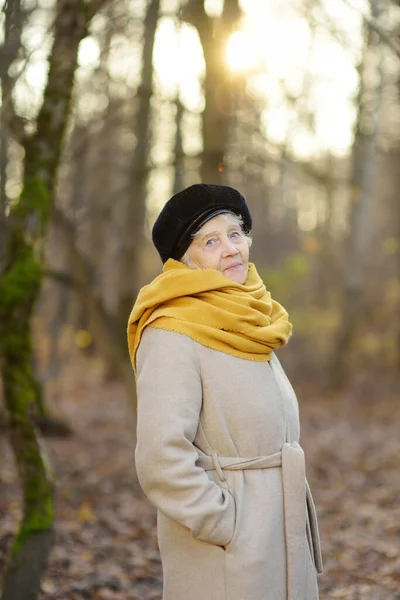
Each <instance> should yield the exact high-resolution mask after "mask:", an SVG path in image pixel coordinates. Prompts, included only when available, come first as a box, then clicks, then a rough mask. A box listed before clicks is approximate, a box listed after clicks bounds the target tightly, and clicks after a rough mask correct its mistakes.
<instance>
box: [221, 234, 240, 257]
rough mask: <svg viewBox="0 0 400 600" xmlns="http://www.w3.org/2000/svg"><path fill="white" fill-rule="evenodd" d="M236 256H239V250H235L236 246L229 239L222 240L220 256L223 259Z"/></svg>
mask: <svg viewBox="0 0 400 600" xmlns="http://www.w3.org/2000/svg"><path fill="white" fill-rule="evenodd" d="M236 254H239V250H238V249H237V248H236V246H235V244H234V243H233V242H232V240H230V239H229V238H226V239H225V240H224V246H223V250H222V256H223V257H224V258H226V257H228V256H235V255H236Z"/></svg>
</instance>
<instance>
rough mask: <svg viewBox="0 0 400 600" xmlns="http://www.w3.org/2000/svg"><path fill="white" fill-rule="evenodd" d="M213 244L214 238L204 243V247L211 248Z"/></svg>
mask: <svg viewBox="0 0 400 600" xmlns="http://www.w3.org/2000/svg"><path fill="white" fill-rule="evenodd" d="M215 242H216V239H215V238H209V239H208V240H207V241H206V246H212V245H213V244H214V243H215Z"/></svg>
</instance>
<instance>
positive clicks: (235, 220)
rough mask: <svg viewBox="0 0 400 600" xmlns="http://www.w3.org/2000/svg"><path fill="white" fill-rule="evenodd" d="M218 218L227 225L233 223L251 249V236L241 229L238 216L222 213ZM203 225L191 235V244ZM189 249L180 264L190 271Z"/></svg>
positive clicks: (240, 220)
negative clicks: (226, 222) (238, 228)
mask: <svg viewBox="0 0 400 600" xmlns="http://www.w3.org/2000/svg"><path fill="white" fill-rule="evenodd" d="M218 216H220V217H222V218H223V219H224V220H225V221H228V223H233V224H234V225H236V226H237V227H240V230H241V232H242V235H243V237H244V239H245V240H246V242H247V244H248V246H249V248H251V245H252V243H253V240H252V237H251V234H250V233H246V232H245V231H244V229H243V218H242V217H241V216H240V215H235V214H234V213H222V214H220V215H218ZM214 218H215V217H214ZM206 223H208V221H206ZM204 225H205V223H204ZM204 225H203V226H202V227H200V229H199V230H198V231H196V233H193V234H192V242H193V240H195V239H196V238H197V237H198V236H199V235H200V234H201V230H202V229H203V227H204ZM189 249H190V246H189V248H188V249H187V250H186V252H185V254H184V255H183V256H182V258H181V262H183V264H184V265H186V266H187V267H189V268H190V269H191V268H193V267H192V264H191V261H190V257H189Z"/></svg>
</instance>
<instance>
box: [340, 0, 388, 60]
mask: <svg viewBox="0 0 400 600" xmlns="http://www.w3.org/2000/svg"><path fill="white" fill-rule="evenodd" d="M344 2H345V3H346V4H347V6H349V7H350V8H352V9H353V10H355V11H357V12H358V13H359V14H360V15H361V17H362V18H363V20H364V22H365V23H366V25H367V26H368V27H369V29H371V30H372V31H374V32H375V33H376V34H377V35H378V36H379V37H380V38H381V40H382V41H383V42H384V43H385V44H386V45H387V46H388V47H389V48H390V49H391V50H392V51H393V52H394V54H396V56H397V58H399V59H400V44H399V43H398V42H397V41H396V40H395V39H394V38H393V37H392V36H391V35H390V33H389V32H387V31H385V29H383V27H381V25H379V23H378V21H377V20H376V19H375V18H374V17H370V16H369V15H366V14H365V13H364V12H363V11H361V10H360V9H358V8H357V7H356V6H353V4H352V3H351V2H350V1H349V0H344Z"/></svg>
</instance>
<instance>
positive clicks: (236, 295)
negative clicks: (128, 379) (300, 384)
mask: <svg viewBox="0 0 400 600" xmlns="http://www.w3.org/2000/svg"><path fill="white" fill-rule="evenodd" d="M147 326H150V327H155V328H156V329H166V330H168V331H175V332H177V333H183V334H185V335H187V336H188V337H190V338H192V339H193V340H195V341H196V342H199V343H200V344H202V345H203V346H207V347H209V348H213V349H214V350H219V351H220V352H226V353H228V354H232V355H233V356H236V357H239V358H245V359H248V360H255V361H267V360H270V358H271V356H270V355H271V351H272V350H274V349H275V348H279V347H281V346H284V345H285V344H286V343H287V341H288V339H289V337H290V335H291V332H292V325H291V323H290V322H289V319H288V314H287V312H286V311H285V309H284V308H283V306H281V305H280V304H278V302H275V300H272V298H271V294H270V293H269V292H267V290H266V289H265V285H264V284H263V282H262V280H261V279H260V277H259V275H258V273H257V270H256V268H255V266H254V264H252V263H250V264H249V272H248V277H247V280H246V282H245V283H244V284H243V285H240V284H238V283H235V282H234V281H231V280H230V279H228V278H227V277H225V276H224V275H222V274H221V273H219V272H218V271H216V270H215V269H204V270H192V269H189V267H187V266H186V265H184V264H183V263H181V262H179V261H176V260H174V259H172V258H170V259H169V260H167V262H166V263H165V265H164V269H163V273H161V275H159V276H158V277H156V278H155V279H154V280H153V281H152V282H151V283H150V284H149V285H146V286H144V287H143V288H142V289H141V290H140V292H139V294H138V297H137V300H136V303H135V305H134V307H133V309H132V312H131V315H130V317H129V321H128V346H129V353H130V357H131V361H132V365H133V368H134V370H135V372H136V352H137V349H138V346H139V343H140V339H141V336H142V333H143V330H144V328H145V327H147Z"/></svg>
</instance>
